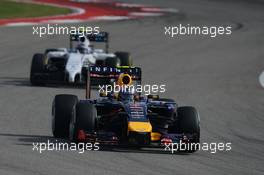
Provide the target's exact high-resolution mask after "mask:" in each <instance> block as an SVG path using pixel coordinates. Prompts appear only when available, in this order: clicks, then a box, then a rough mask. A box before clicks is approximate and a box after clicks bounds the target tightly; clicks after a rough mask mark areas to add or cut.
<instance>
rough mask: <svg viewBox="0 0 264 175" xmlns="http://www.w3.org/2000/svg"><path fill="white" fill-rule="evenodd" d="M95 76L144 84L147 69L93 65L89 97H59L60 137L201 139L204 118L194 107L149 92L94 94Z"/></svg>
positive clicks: (111, 141)
mask: <svg viewBox="0 0 264 175" xmlns="http://www.w3.org/2000/svg"><path fill="white" fill-rule="evenodd" d="M94 79H109V80H112V81H114V82H118V83H119V85H121V86H124V85H125V86H130V85H131V84H132V83H135V82H136V83H137V84H141V79H142V78H141V69H140V68H139V67H132V68H131V67H120V68H116V67H115V68H112V67H98V66H91V67H89V70H87V85H86V86H87V87H86V99H84V100H79V99H78V98H77V96H75V95H68V94H61V95H56V96H55V98H54V100H53V105H52V132H53V135H54V136H55V137H56V138H67V139H69V140H71V141H76V142H99V143H100V144H104V145H105V144H108V145H140V146H151V145H156V146H164V145H165V144H170V143H179V142H184V143H187V144H191V143H195V144H197V143H199V142H200V119H199V115H198V112H197V111H196V109H195V108H194V107H190V106H185V107H178V105H177V103H176V102H175V101H174V100H172V99H165V98H159V97H158V96H157V95H148V96H143V95H141V94H139V93H137V92H133V91H126V92H125V91H120V92H119V93H109V94H105V93H100V98H98V99H91V98H90V91H91V83H90V82H91V80H94ZM191 151H192V152H193V151H195V150H191Z"/></svg>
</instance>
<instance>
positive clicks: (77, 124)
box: [69, 102, 97, 141]
mask: <svg viewBox="0 0 264 175" xmlns="http://www.w3.org/2000/svg"><path fill="white" fill-rule="evenodd" d="M96 117H97V111H96V108H95V106H94V105H93V104H91V103H89V102H79V103H77V105H76V107H75V114H74V115H73V116H72V118H71V121H70V128H69V129H70V140H71V141H79V140H78V138H77V137H78V131H79V130H83V131H85V132H88V133H92V132H94V131H95V129H96V127H95V125H96Z"/></svg>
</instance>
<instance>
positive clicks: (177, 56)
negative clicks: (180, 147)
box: [0, 0, 264, 175]
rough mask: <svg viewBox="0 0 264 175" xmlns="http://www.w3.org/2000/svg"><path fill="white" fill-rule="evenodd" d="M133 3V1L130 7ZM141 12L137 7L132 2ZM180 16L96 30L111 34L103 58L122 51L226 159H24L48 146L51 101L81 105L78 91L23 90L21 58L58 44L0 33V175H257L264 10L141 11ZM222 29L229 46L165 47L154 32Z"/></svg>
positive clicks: (203, 4)
mask: <svg viewBox="0 0 264 175" xmlns="http://www.w3.org/2000/svg"><path fill="white" fill-rule="evenodd" d="M134 2H135V1H134ZM140 2H142V1H140ZM144 3H146V4H154V5H158V6H163V7H170V8H177V9H179V10H181V12H182V14H180V15H173V16H167V17H160V18H150V19H146V20H140V21H120V22H97V23H92V24H91V23H88V25H99V26H100V27H101V28H102V29H104V30H106V31H109V32H111V36H112V37H111V48H112V49H113V50H117V49H118V50H128V51H131V53H132V56H133V58H134V63H135V64H136V65H140V66H141V67H142V68H143V71H144V77H143V78H144V81H145V82H146V83H166V87H167V91H166V93H165V94H164V95H165V96H167V97H172V98H175V99H176V100H177V101H178V102H179V104H180V105H193V106H196V107H197V108H198V110H199V112H200V117H201V141H202V142H231V143H232V150H231V151H229V152H217V153H216V154H211V153H209V152H204V151H199V152H197V153H194V154H190V155H185V154H174V155H171V154H169V153H167V154H164V151H151V150H126V149H125V150H119V149H117V150H113V151H86V152H85V153H83V154H79V153H77V152H70V151H68V152H67V151H64V152H62V151H61V152H55V151H51V152H48V151H47V152H44V153H42V154H40V153H38V152H36V151H32V142H41V141H43V142H46V141H47V139H51V136H52V134H51V129H50V128H51V124H50V114H51V101H52V99H53V97H54V95H55V94H59V93H71V94H77V95H79V97H84V91H83V90H82V89H74V88H68V87H31V86H30V84H29V80H28V75H29V67H30V62H31V57H32V55H33V53H34V52H41V51H43V49H44V48H49V47H58V46H67V44H68V42H67V39H68V37H66V36H51V37H45V38H42V39H40V38H38V37H36V36H32V28H31V27H20V28H18V27H16V28H0V38H1V40H0V89H1V90H0V116H1V117H0V143H1V144H0V174H3V175H11V174H12V175H14V174H27V175H36V174H58V175H61V174H64V175H66V174H100V175H102V174H115V175H116V174H122V175H123V174H150V175H155V174H162V175H163V174H186V175H189V174H263V172H264V167H263V164H264V158H263V157H264V151H263V144H264V139H263V138H264V132H263V129H264V127H263V126H264V119H263V113H264V108H263V104H264V98H263V95H264V89H263V88H262V87H261V86H260V84H259V82H258V76H259V74H260V73H261V72H262V69H263V68H264V61H263V60H264V59H263V56H264V49H263V46H264V38H263V35H264V30H263V28H264V20H263V19H264V11H263V10H264V6H263V5H264V4H263V3H262V1H239V0H234V1H228V0H225V1H216V0H213V1H206V0H186V1H184V2H182V1H173V0H171V1H161V0H160V1H150V0H149V1H144ZM179 23H183V24H187V23H190V24H193V25H194V24H200V25H209V26H210V25H222V24H231V25H233V26H234V27H235V28H236V30H234V31H233V33H232V35H231V36H224V37H219V38H215V39H211V38H209V37H203V36H192V37H186V36H185V37H184V36H183V37H179V38H169V37H167V36H164V29H163V28H164V26H168V25H177V24H179Z"/></svg>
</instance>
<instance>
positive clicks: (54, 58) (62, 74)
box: [30, 32, 132, 85]
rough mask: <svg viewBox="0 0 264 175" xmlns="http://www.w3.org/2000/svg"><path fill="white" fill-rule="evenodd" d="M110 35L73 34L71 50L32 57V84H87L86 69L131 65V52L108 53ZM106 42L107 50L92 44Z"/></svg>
mask: <svg viewBox="0 0 264 175" xmlns="http://www.w3.org/2000/svg"><path fill="white" fill-rule="evenodd" d="M108 36H109V34H108V33H107V32H100V33H98V34H85V35H80V34H72V35H70V48H69V49H67V48H56V49H46V51H45V53H37V54H35V55H34V56H33V59H32V63H31V71H30V82H31V84H32V85H45V84H50V83H63V82H64V83H76V84H83V83H85V81H86V80H85V78H86V70H87V68H88V67H89V66H91V65H96V66H108V67H119V66H129V67H130V66H132V60H131V58H130V54H129V53H128V52H115V53H108V48H109V45H108V41H109V39H108ZM92 42H93V43H95V42H97V43H105V49H95V48H94V46H93V45H91V43H92Z"/></svg>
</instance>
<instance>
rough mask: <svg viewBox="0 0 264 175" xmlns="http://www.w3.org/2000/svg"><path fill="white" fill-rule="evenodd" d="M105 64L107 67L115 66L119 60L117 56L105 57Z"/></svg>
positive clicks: (118, 63) (118, 64)
mask: <svg viewBox="0 0 264 175" xmlns="http://www.w3.org/2000/svg"><path fill="white" fill-rule="evenodd" d="M105 66H107V67H117V66H120V60H119V58H117V57H107V58H106V59H105Z"/></svg>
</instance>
